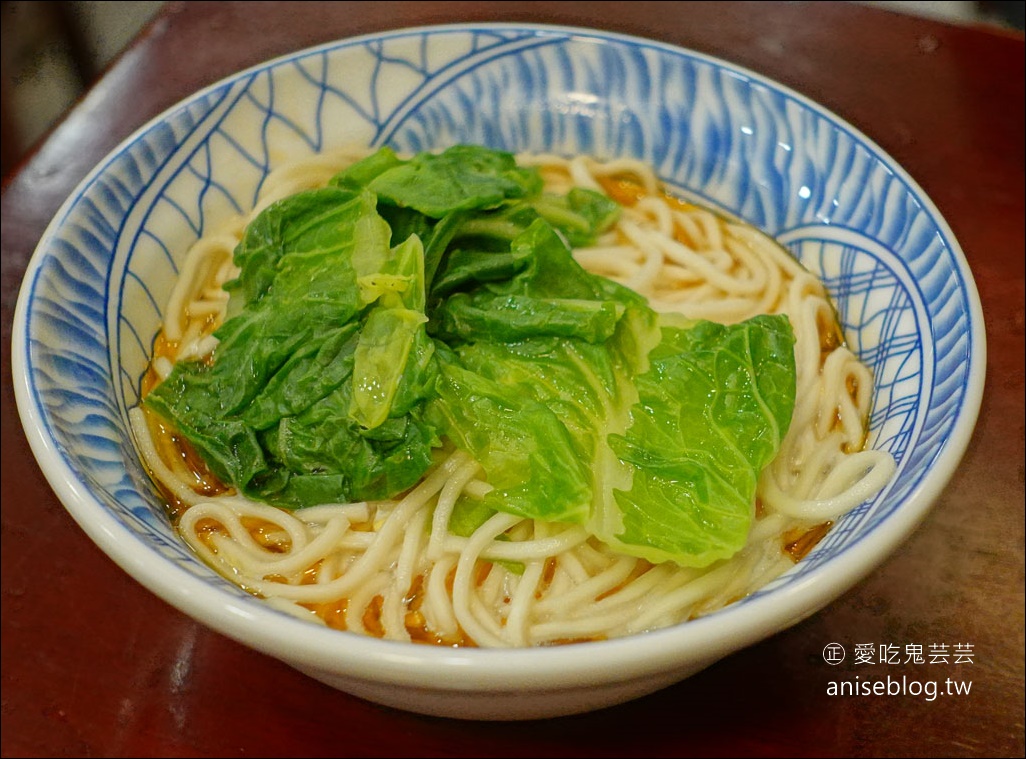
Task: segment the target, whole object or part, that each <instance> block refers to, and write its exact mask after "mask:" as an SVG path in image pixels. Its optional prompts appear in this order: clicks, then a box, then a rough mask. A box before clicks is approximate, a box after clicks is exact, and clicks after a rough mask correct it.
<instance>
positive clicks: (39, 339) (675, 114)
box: [13, 24, 985, 719]
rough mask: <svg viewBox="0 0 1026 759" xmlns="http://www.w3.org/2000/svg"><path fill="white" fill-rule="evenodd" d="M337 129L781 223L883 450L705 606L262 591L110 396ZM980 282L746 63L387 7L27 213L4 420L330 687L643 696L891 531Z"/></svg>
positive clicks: (451, 705) (262, 647)
mask: <svg viewBox="0 0 1026 759" xmlns="http://www.w3.org/2000/svg"><path fill="white" fill-rule="evenodd" d="M354 141H358V142H364V143H366V144H367V145H369V146H377V145H382V144H389V145H391V146H393V147H395V148H397V149H399V150H404V151H415V150H422V149H440V148H443V147H445V146H448V145H450V144H452V143H455V142H472V143H484V144H487V145H490V146H493V147H498V148H504V149H507V150H511V151H547V152H556V153H563V154H575V153H582V152H583V153H590V154H594V155H598V156H602V157H613V156H631V157H636V158H641V159H643V160H645V161H648V162H649V163H651V164H652V165H654V166H655V168H656V170H657V172H658V173H659V175H660V176H661V177H662V179H664V180H665V181H666V182H667V183H669V184H670V185H671V186H672V187H674V188H676V189H677V190H678V191H679V192H680V193H681V194H682V195H683V196H685V197H689V198H693V199H697V200H699V201H701V202H704V203H707V204H710V205H713V206H717V207H720V208H722V209H724V210H726V211H728V212H730V213H733V214H736V215H737V216H740V217H742V218H743V219H745V220H747V221H749V222H751V223H753V224H756V225H758V226H759V227H761V228H762V229H764V230H765V231H767V232H769V233H770V234H772V235H774V236H776V237H777V238H778V239H780V240H781V241H782V242H783V243H784V244H785V245H787V246H788V247H789V248H790V249H791V250H792V251H793V253H794V254H795V255H796V256H797V257H798V258H799V259H801V261H802V262H803V263H804V264H805V265H806V266H807V267H808V268H810V269H812V270H814V271H816V272H817V273H819V274H820V275H821V276H822V277H823V279H824V280H825V282H826V283H827V285H828V287H829V289H830V290H831V292H832V293H833V296H834V298H835V299H836V303H837V306H838V308H839V311H840V316H841V320H842V322H843V326H844V329H845V333H846V336H847V339H848V341H849V343H850V344H851V345H852V346H854V348H855V350H856V351H857V352H858V353H859V354H860V356H861V357H862V359H863V360H864V361H865V362H866V363H867V364H868V365H869V366H870V367H871V368H872V370H873V372H874V373H875V375H876V379H877V382H878V390H877V395H876V400H875V405H874V408H873V412H872V419H871V443H872V445H874V446H875V447H882V448H886V449H887V450H889V451H891V452H892V453H893V455H894V457H895V458H896V460H897V464H898V470H897V475H896V477H895V478H894V480H893V481H892V482H891V484H890V485H889V486H888V487H887V488H886V489H885V490H884V491H883V492H881V493H880V494H879V495H878V496H877V497H876V498H875V499H873V500H872V501H870V502H868V503H865V504H863V505H862V506H860V507H859V508H856V509H855V510H854V511H852V512H851V513H849V514H848V515H847V516H845V517H844V518H843V519H841V520H840V521H839V523H838V524H837V525H836V527H835V528H834V529H833V530H832V531H831V532H830V533H829V534H828V535H827V537H826V538H825V539H824V540H823V541H822V543H821V544H820V545H819V546H818V547H817V548H816V549H815V550H814V551H813V552H812V553H811V554H810V555H809V556H808V557H807V558H806V559H805V560H804V561H802V562H801V563H800V564H798V565H797V566H796V567H795V568H794V569H793V571H791V572H790V573H788V574H786V575H784V576H783V577H781V578H780V579H779V580H777V581H775V582H773V583H772V584H771V585H770V586H768V587H766V588H765V589H763V590H761V591H759V592H758V593H756V594H754V595H753V596H751V597H749V598H746V599H745V600H743V601H741V602H739V603H736V604H734V605H732V606H730V607H728V608H726V609H724V610H722V611H719V612H717V613H714V614H712V615H710V616H708V617H705V618H702V619H698V620H696V621H693V622H689V623H687V624H684V625H680V626H677V627H674V628H670V629H665V630H661V631H657V632H653V633H648V634H645V635H643V636H635V637H633V638H625V639H620V640H613V641H607V642H598V643H586V644H579V645H574V646H562V647H554V648H545V649H537V650H516V651H491V650H453V649H444V648H434V647H427V646H414V645H409V644H399V643H391V642H384V641H379V640H376V639H368V638H363V637H358V636H355V635H350V634H347V633H340V632H335V631H331V630H327V629H323V628H319V627H317V626H314V625H310V624H308V623H305V622H301V621H299V620H296V619H293V618H292V617H289V616H286V615H284V614H281V613H279V612H276V611H274V610H272V609H270V608H269V607H267V606H266V605H265V604H264V603H262V602H261V601H259V600H258V599H256V598H253V597H251V596H249V595H247V594H245V593H243V592H242V591H240V590H239V589H238V588H236V587H235V586H233V585H231V584H230V583H228V582H227V581H225V580H223V579H221V578H220V577H218V576H217V575H216V574H214V573H213V572H212V571H211V570H210V569H208V568H207V567H206V566H205V565H204V564H202V563H201V562H200V561H198V560H197V559H196V557H195V556H194V555H193V554H192V553H190V551H189V550H188V549H187V548H186V547H185V545H184V544H183V542H182V541H181V540H179V538H178V537H177V536H176V534H175V532H174V530H173V529H172V528H171V525H170V524H169V522H168V519H167V517H166V516H165V514H164V511H163V509H162V506H161V503H160V500H159V498H158V497H157V494H156V493H155V492H154V489H153V487H151V485H150V482H149V480H148V478H147V476H146V473H145V472H144V471H143V468H142V466H141V465H140V463H139V461H138V459H137V457H136V453H135V448H134V446H133V442H132V439H131V436H130V434H129V428H128V421H127V412H128V409H129V408H130V407H132V406H134V405H135V404H136V402H137V400H138V394H139V381H140V377H141V375H142V373H143V370H144V367H145V365H146V362H147V355H148V352H149V350H150V347H151V344H152V340H153V338H154V335H155V334H156V332H157V330H158V325H159V320H160V310H161V309H162V307H163V306H164V304H165V302H166V301H167V298H168V294H169V291H170V287H171V284H172V281H173V280H174V278H175V276H176V274H177V272H178V268H179V266H180V265H181V263H182V259H183V255H184V252H185V251H186V250H187V248H188V247H189V245H190V244H191V243H192V242H193V241H194V240H196V238H198V237H199V236H200V235H202V234H203V233H204V232H205V231H206V230H208V229H209V228H211V226H212V225H213V226H217V225H218V224H219V223H220V221H221V219H223V218H224V217H225V216H226V215H228V214H231V213H233V212H237V211H239V210H242V209H248V208H249V207H250V206H251V205H252V203H253V200H254V197H255V196H256V193H257V191H258V189H259V188H260V186H261V182H262V181H263V179H264V177H265V176H266V175H267V173H268V170H269V169H270V167H271V166H272V165H276V164H278V163H279V162H280V161H282V160H283V159H286V158H292V157H299V156H301V155H303V154H307V153H310V152H314V151H321V150H325V149H329V148H332V147H338V146H342V145H345V144H349V143H352V142H354ZM984 353H985V345H984V330H983V319H982V315H981V310H980V304H979V300H978V296H977V293H976V289H975V286H974V283H973V279H972V276H971V274H970V272H969V269H968V266H967V264H966V261H965V258H964V256H963V254H962V252H961V250H960V249H959V247H958V243H957V242H956V241H955V239H954V237H953V236H952V234H951V230H950V229H949V228H948V226H947V224H946V223H945V222H944V220H943V219H942V218H941V216H940V214H939V213H938V212H937V209H936V208H935V207H934V206H933V204H932V203H931V202H930V200H929V199H928V198H927V197H926V196H925V195H924V194H923V192H922V191H921V190H920V189H919V187H918V186H917V185H916V184H915V182H914V181H913V180H912V179H911V178H910V177H909V176H908V175H907V174H906V173H905V172H904V171H903V170H902V168H901V167H900V166H898V165H897V164H896V163H895V162H894V161H893V160H892V159H891V158H890V157H889V156H887V155H886V154H885V153H883V151H881V150H880V149H879V148H878V147H877V146H876V145H874V144H873V143H872V142H871V141H870V140H869V139H867V138H866V137H865V136H864V135H862V134H860V133H859V132H858V131H856V130H855V129H853V128H852V127H851V126H849V125H848V124H846V123H845V122H844V121H842V120H841V119H839V118H838V117H836V116H834V115H833V114H831V113H829V112H827V111H826V110H824V109H823V108H821V107H820V106H818V105H816V104H815V103H813V102H810V101H809V100H808V99H806V98H804V97H802V96H801V95H799V94H797V93H795V92H792V91H790V90H788V89H786V88H784V87H782V86H780V85H778V84H776V83H774V82H772V81H769V80H767V79H766V78H764V77H762V76H759V75H758V74H755V73H753V72H751V71H746V70H743V69H740V68H738V67H737V66H733V65H731V64H728V63H724V62H723V61H719V60H715V59H712V58H709V57H707V56H704V55H700V54H697V53H693V52H690V51H687V50H682V49H680V48H676V47H672V46H670V45H665V44H661V43H657V42H652V41H648V40H643V39H636V38H630V37H625V36H619V35H614V34H607V33H602V32H597V31H592V30H586V29H567V28H556V27H546V26H526V25H513V24H511V25H495V24H489V25H479V26H478V25H470V26H447V27H434V28H423V29H407V30H401V31H393V32H387V33H382V34H376V35H372V36H369V37H362V38H357V39H349V40H343V41H340V42H336V43H332V44H328V45H324V46H322V47H318V48H314V49H310V50H304V51H301V52H299V53H296V54H294V55H290V56H287V57H284V58H280V59H277V60H274V61H271V62H270V63H267V64H264V65H261V66H257V67H255V68H252V69H250V70H248V71H244V72H242V73H240V74H238V75H236V76H233V77H231V78H229V79H227V80H225V81H223V82H220V83H218V84H216V85H214V86H212V87H210V88H208V89H206V90H204V91H202V92H200V93H198V94H196V95H194V96H193V97H191V98H189V99H188V100H186V101H185V102H183V103H181V104H180V105H178V106H176V107H174V108H172V109H171V110H169V111H168V112H166V113H165V114H163V115H162V116H160V117H158V118H157V119H155V120H154V121H152V122H151V123H149V124H148V125H146V126H145V127H143V128H142V129H140V130H139V131H138V132H136V133H135V134H134V135H133V136H132V137H130V138H129V139H128V140H127V141H125V142H124V143H123V144H122V145H121V146H120V147H119V148H118V149H117V150H115V151H114V152H113V153H112V154H111V155H110V156H108V157H107V158H106V159H105V160H104V161H103V162H102V163H101V164H100V165H99V166H98V167H97V168H96V169H95V170H94V171H93V172H92V173H91V174H90V175H89V177H87V178H86V180H85V181H83V182H82V184H81V185H80V186H79V187H78V188H77V189H76V190H75V191H74V193H73V194H72V196H71V197H70V199H69V200H68V201H67V203H65V205H64V206H63V208H62V209H61V210H60V212H59V213H58V214H57V217H56V218H55V219H54V221H53V223H52V224H51V225H50V227H49V229H48V230H47V231H46V234H45V235H44V237H43V239H42V241H41V242H40V244H39V248H38V250H37V251H36V253H35V256H34V257H33V259H32V261H31V264H30V266H29V268H28V272H27V274H26V276H25V280H24V284H23V287H22V291H21V296H20V300H19V302H18V310H17V315H16V320H15V325H14V339H13V368H14V377H15V382H16V391H17V398H18V405H19V409H20V412H21V415H22V419H23V422H24V426H25V430H26V432H27V434H28V438H29V440H30V442H31V445H32V448H33V450H34V452H35V455H36V457H37V458H38V460H39V463H40V465H41V467H42V469H43V471H44V473H45V474H46V477H47V478H48V480H49V482H50V483H51V485H52V486H53V488H54V490H55V491H56V492H57V494H58V496H59V497H60V499H61V500H62V502H63V503H64V505H65V506H66V507H67V509H68V511H69V512H70V513H71V515H72V516H73V517H74V518H75V519H76V520H77V521H78V523H79V524H80V525H81V526H82V528H83V529H84V530H85V532H86V533H87V534H88V535H89V536H90V537H91V538H92V539H93V540H94V541H95V542H96V543H97V544H98V545H99V546H100V547H101V548H102V549H103V550H104V551H105V552H106V553H107V554H109V555H110V556H111V558H113V559H114V560H115V561H116V562H117V563H118V564H119V565H121V566H122V567H123V568H124V569H125V570H126V571H127V572H129V573H130V574H131V575H132V576H133V577H135V578H136V579H137V580H138V581H139V582H141V583H142V584H143V585H144V586H146V587H147V588H149V589H150V590H151V591H153V592H154V593H156V594H157V595H159V596H160V597H161V598H163V599H165V600H166V601H168V602H169V603H171V604H172V605H174V606H176V607H177V608H179V609H181V610H182V611H183V612H185V613H186V614H189V615H191V616H193V617H195V618H196V619H198V620H200V621H201V622H203V623H205V624H207V625H209V626H210V627H212V628H213V629H215V630H217V631H219V632H221V633H223V634H225V635H227V636H229V637H231V638H234V639H236V640H238V641H240V642H242V643H244V644H246V645H248V646H251V647H253V648H255V649H257V650H259V651H262V652H264V653H266V654H269V655H271V656H274V657H277V658H279V659H281V660H283V661H285V662H287V663H289V664H290V665H292V666H294V667H296V668H298V669H300V670H302V671H304V672H307V673H308V674H310V675H312V676H313V677H316V678H318V679H319V680H322V681H324V682H326V683H329V684H331V685H333V686H336V687H338V688H340V689H342V690H344V691H347V692H350V693H353V694H356V695H358V696H361V697H364V698H368V699H371V700H373V701H377V702H380V703H384V704H388V705H391V706H396V707H400V708H404V709H410V710H414V711H419V712H425V713H430V714H439V715H447V716H460V717H471V718H506V719H515V718H529V717H544V716H554V715H558V714H568V713H574V712H581V711H585V710H589V709H594V708H599V707H602V706H607V705H611V704H615V703H619V702H622V701H626V700H628V699H631V698H634V697H637V696H641V695H644V694H646V693H650V692H652V691H655V690H657V689H659V688H661V687H664V686H667V685H669V684H671V683H673V682H675V681H678V680H680V679H683V678H685V677H687V676H688V675H690V674H693V673H694V672H697V671H698V670H700V669H702V668H703V667H706V666H708V665H709V664H711V663H712V662H714V661H716V660H717V659H719V658H721V657H723V656H725V655H727V654H729V653H731V652H732V651H735V650H737V649H739V648H741V647H744V646H747V645H750V644H752V643H754V642H756V641H758V640H760V639H763V638H765V637H767V636H769V635H772V634H773V633H775V632H777V631H779V630H782V629H784V628H786V627H788V626H790V625H792V624H794V623H796V622H798V621H799V620H801V619H804V618H805V617H807V616H808V615H810V614H812V613H813V612H815V611H817V610H818V609H820V608H821V607H823V606H824V605H825V604H827V603H829V602H830V601H831V600H833V599H834V598H836V597H837V596H838V595H839V594H841V593H842V592H843V591H845V590H846V589H848V588H849V587H850V586H851V585H853V584H854V583H855V582H857V581H858V580H859V579H860V578H862V577H863V576H864V575H865V574H866V573H867V572H869V571H870V570H871V569H872V568H873V567H874V566H876V565H877V564H878V563H880V562H881V561H882V560H883V559H884V557H886V556H887V555H888V554H889V553H890V552H891V551H892V550H893V549H894V548H895V546H896V545H898V543H899V542H900V541H902V540H903V539H904V538H905V537H907V535H908V534H909V532H910V531H911V530H912V529H913V528H914V527H915V525H916V524H917V523H918V522H919V521H920V519H921V518H922V517H923V516H924V514H925V513H926V511H927V510H928V509H929V507H930V505H931V503H932V502H933V501H934V499H935V498H936V497H937V495H938V494H939V492H940V491H941V489H942V488H943V487H944V486H945V484H946V482H947V481H948V479H949V477H950V476H951V474H952V472H953V470H954V469H955V467H956V465H957V463H958V461H959V459H960V458H961V456H962V454H963V452H964V450H965V448H966V445H967V443H968V440H969V436H970V434H971V431H972V428H973V425H974V423H975V420H976V415H977V412H978V408H979V404H980V397H981V393H982V387H983V380H984Z"/></svg>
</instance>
